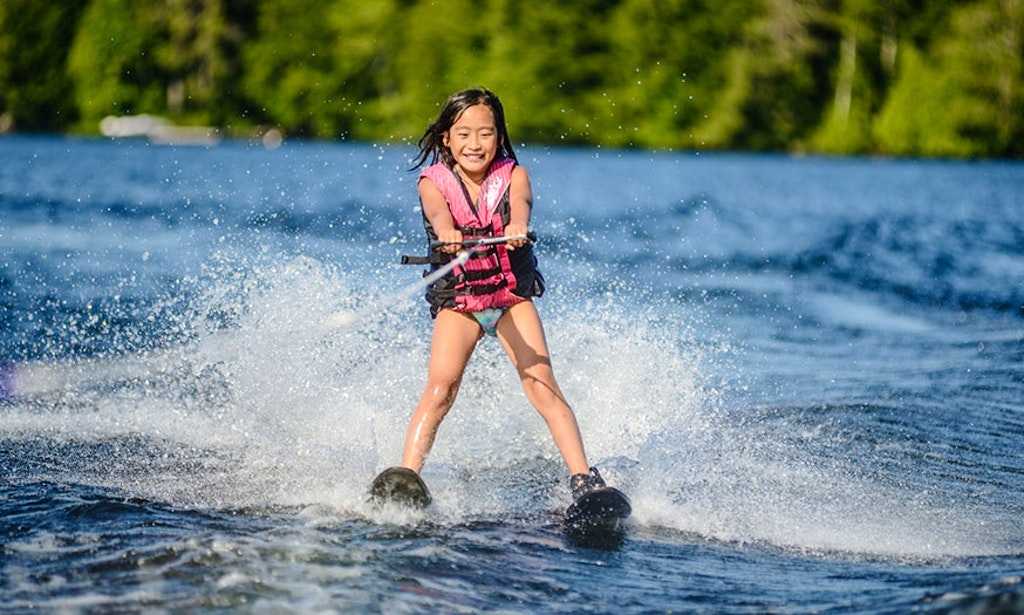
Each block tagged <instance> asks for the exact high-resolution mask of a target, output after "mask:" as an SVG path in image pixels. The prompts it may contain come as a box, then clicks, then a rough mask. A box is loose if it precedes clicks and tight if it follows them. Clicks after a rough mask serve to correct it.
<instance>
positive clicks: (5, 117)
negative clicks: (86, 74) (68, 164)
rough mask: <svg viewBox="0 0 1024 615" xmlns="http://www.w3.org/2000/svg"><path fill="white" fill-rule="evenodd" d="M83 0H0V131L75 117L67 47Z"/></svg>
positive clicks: (59, 123) (52, 125)
mask: <svg viewBox="0 0 1024 615" xmlns="http://www.w3.org/2000/svg"><path fill="white" fill-rule="evenodd" d="M84 8H85V1H84V0H69V1H67V2H59V3H50V2H38V1H36V0H4V1H3V2H0V132H3V129H4V127H5V126H6V128H8V129H9V128H16V129H18V130H60V129H63V128H65V127H66V126H67V125H68V124H69V123H70V122H72V121H74V117H75V113H76V109H75V107H74V104H73V102H72V100H71V90H72V83H71V81H70V80H69V79H68V77H67V75H66V74H65V70H64V66H65V63H66V61H67V55H68V48H69V46H70V42H71V39H72V37H73V36H74V33H75V27H76V25H77V23H78V19H79V17H80V16H81V14H82V10H83V9H84Z"/></svg>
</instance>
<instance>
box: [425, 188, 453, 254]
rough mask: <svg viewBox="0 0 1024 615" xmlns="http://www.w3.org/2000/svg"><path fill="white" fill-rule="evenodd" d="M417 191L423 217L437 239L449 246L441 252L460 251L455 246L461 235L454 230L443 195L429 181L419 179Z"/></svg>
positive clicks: (450, 214) (443, 247) (444, 247)
mask: <svg viewBox="0 0 1024 615" xmlns="http://www.w3.org/2000/svg"><path fill="white" fill-rule="evenodd" d="M417 190H419V193H420V205H421V206H422V207H423V215H424V216H425V217H426V218H427V221H429V222H430V226H431V227H433V229H434V232H435V233H437V239H438V240H439V241H444V242H447V243H449V244H450V245H446V246H442V247H441V251H442V252H447V253H449V254H455V253H456V252H458V251H459V250H461V249H462V247H461V246H459V245H457V244H458V243H459V242H461V241H462V233H461V232H460V231H459V230H458V229H456V228H455V220H454V219H453V218H452V213H451V212H450V211H448V203H446V202H445V200H444V195H443V194H441V191H440V190H438V189H437V186H435V185H434V182H432V181H430V180H429V179H421V180H420V183H419V185H418V186H417Z"/></svg>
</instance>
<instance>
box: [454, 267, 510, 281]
mask: <svg viewBox="0 0 1024 615" xmlns="http://www.w3.org/2000/svg"><path fill="white" fill-rule="evenodd" d="M499 273H501V267H492V268H491V269H477V270H474V271H469V270H466V271H463V272H462V275H460V276H459V277H460V278H462V279H463V280H465V281H467V282H475V281H477V280H486V279H487V278H493V277H494V276H496V275H498V274H499Z"/></svg>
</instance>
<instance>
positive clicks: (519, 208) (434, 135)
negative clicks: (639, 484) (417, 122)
mask: <svg viewBox="0 0 1024 615" xmlns="http://www.w3.org/2000/svg"><path fill="white" fill-rule="evenodd" d="M419 147H420V152H419V156H418V159H417V160H416V164H415V165H414V166H413V168H414V169H415V168H419V167H421V166H422V165H423V164H424V163H425V162H426V161H427V159H428V158H429V159H430V163H431V164H430V166H428V167H427V168H426V169H424V170H423V171H422V172H421V173H420V179H419V184H418V189H419V196H420V204H421V206H422V209H423V224H424V227H425V228H426V231H427V236H428V238H429V239H430V240H431V241H435V240H440V241H441V242H444V244H445V245H444V246H443V247H442V248H441V250H442V251H443V252H444V253H445V254H446V256H445V257H444V258H443V259H440V260H450V259H451V258H452V256H451V255H453V254H455V253H456V252H458V251H459V250H460V249H461V246H460V245H459V244H460V242H462V241H463V239H464V238H472V237H487V236H507V237H510V238H511V239H509V240H508V242H507V243H504V244H498V245H493V246H490V247H489V248H487V249H486V250H477V251H475V252H474V253H473V254H472V258H470V259H469V260H468V261H466V263H465V264H464V265H462V266H461V267H456V268H455V269H454V270H453V271H452V273H451V274H449V275H447V276H445V277H443V278H441V279H440V280H438V281H437V282H435V283H434V284H432V285H431V286H430V287H428V289H427V301H428V302H429V303H430V312H431V315H432V316H433V317H434V319H435V320H434V335H433V340H432V342H431V349H430V364H429V369H428V372H427V384H426V387H425V388H424V390H423V394H422V396H421V397H420V401H419V405H417V406H416V410H415V411H414V412H413V415H412V419H411V420H410V421H409V427H408V429H407V430H406V435H405V451H404V453H403V455H402V467H403V468H407V469H408V470H411V471H412V472H415V473H417V474H418V473H419V471H420V469H421V468H422V467H423V463H424V461H425V459H426V457H427V454H428V453H429V452H430V448H431V446H432V445H433V443H434V436H435V435H436V434H437V429H438V426H439V425H440V424H441V421H442V420H443V419H444V417H445V414H447V413H448V410H449V409H450V408H451V407H452V404H453V403H454V402H455V395H456V394H457V393H458V390H459V384H460V383H461V381H462V373H463V371H464V370H465V368H466V363H467V362H468V361H469V357H470V355H472V354H473V348H474V347H475V346H476V343H477V341H479V340H480V339H481V338H482V337H483V335H484V334H487V335H491V336H495V337H497V338H498V341H499V342H501V345H502V347H503V348H504V349H505V352H506V353H508V356H509V359H511V361H512V365H513V366H515V368H516V370H517V371H518V373H519V378H520V379H521V380H522V384H523V389H524V390H525V391H526V397H527V399H528V400H529V401H530V403H531V404H533V407H534V408H536V409H537V411H538V412H539V413H540V415H541V416H542V417H543V418H544V420H545V421H546V422H547V425H548V429H550V430H551V436H552V437H553V438H554V440H555V444H556V445H557V446H558V450H559V451H560V452H561V454H562V458H563V459H564V460H565V464H566V465H567V466H568V468H569V473H570V475H571V477H570V482H569V484H570V488H571V490H572V494H573V498H574V499H578V498H579V497H580V496H581V495H583V494H584V493H587V492H589V491H592V490H593V489H596V488H598V487H604V486H605V484H604V481H603V480H602V478H601V475H600V474H598V472H597V469H595V468H590V467H588V464H587V457H586V455H585V453H584V452H583V441H582V439H581V437H580V430H579V427H578V426H577V424H576V417H575V415H574V414H573V412H572V409H571V408H570V407H569V404H568V403H567V402H566V401H565V397H564V396H563V395H562V391H561V390H560V389H559V388H558V383H557V382H555V375H554V372H552V369H551V359H550V355H549V354H548V347H547V342H546V341H545V339H544V329H543V327H542V325H541V321H540V316H539V315H538V314H537V310H536V308H535V307H534V305H533V301H532V300H531V299H532V297H539V296H541V295H542V294H543V292H544V279H543V278H542V277H541V274H540V272H539V271H538V270H537V260H536V258H535V257H534V254H533V249H532V247H531V245H530V243H529V242H528V241H527V240H525V239H524V238H525V236H526V233H527V229H528V228H529V224H530V209H531V203H532V199H533V196H532V193H531V191H530V178H529V176H528V175H527V173H526V169H525V168H523V167H521V166H519V165H518V164H517V161H516V155H515V152H513V151H512V140H511V139H509V136H508V130H507V129H506V127H505V113H504V110H503V109H502V106H501V101H499V100H498V97H497V96H495V95H494V94H493V93H492V92H490V91H488V90H486V89H482V88H481V89H470V90H464V91H462V92H458V93H456V94H453V95H452V96H451V97H450V98H449V99H448V101H447V102H446V103H445V105H444V108H443V109H442V110H441V114H440V115H439V116H438V118H437V120H436V121H435V122H434V123H433V124H431V125H430V126H429V127H428V128H427V131H426V132H425V133H424V135H423V138H421V139H420V141H419ZM438 267H440V264H437V263H435V264H434V268H435V269H436V268H438ZM408 470H406V471H408ZM416 480H417V482H418V478H417V479H416ZM420 484H422V483H420Z"/></svg>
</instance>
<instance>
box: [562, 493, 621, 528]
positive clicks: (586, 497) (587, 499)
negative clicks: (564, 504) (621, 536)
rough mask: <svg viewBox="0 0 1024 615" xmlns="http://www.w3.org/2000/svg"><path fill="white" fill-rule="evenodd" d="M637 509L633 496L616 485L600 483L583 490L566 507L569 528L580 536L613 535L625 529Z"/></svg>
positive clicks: (566, 526)
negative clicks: (594, 487) (631, 500)
mask: <svg viewBox="0 0 1024 615" xmlns="http://www.w3.org/2000/svg"><path fill="white" fill-rule="evenodd" d="M631 512H633V507H632V506H630V504H629V498H627V497H626V494H624V493H622V492H621V491H619V490H618V489H616V488H615V487H599V488H597V489H594V490H593V491H590V492H588V493H585V494H583V495H582V496H580V497H579V499H578V500H576V501H575V502H573V503H572V504H571V505H570V506H569V508H567V509H566V511H565V529H566V531H568V532H569V533H570V534H573V535H577V536H599V535H611V534H616V533H618V532H621V531H622V527H623V522H624V521H625V520H626V518H627V517H629V515H630V513H631Z"/></svg>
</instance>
